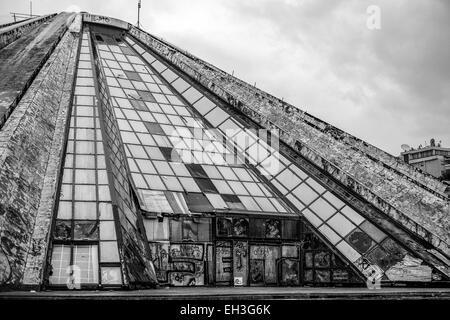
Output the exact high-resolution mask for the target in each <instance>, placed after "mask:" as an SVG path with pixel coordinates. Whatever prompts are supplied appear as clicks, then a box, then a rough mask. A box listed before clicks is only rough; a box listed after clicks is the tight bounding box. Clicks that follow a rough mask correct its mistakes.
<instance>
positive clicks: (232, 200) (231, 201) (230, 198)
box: [221, 194, 246, 210]
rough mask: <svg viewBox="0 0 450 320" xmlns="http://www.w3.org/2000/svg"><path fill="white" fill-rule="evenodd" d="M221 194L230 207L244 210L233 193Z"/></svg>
mask: <svg viewBox="0 0 450 320" xmlns="http://www.w3.org/2000/svg"><path fill="white" fill-rule="evenodd" d="M221 196H222V198H223V200H224V201H225V203H226V204H227V206H228V207H229V208H230V209H237V210H246V209H245V207H244V205H243V204H242V202H241V200H239V197H238V196H235V195H234V194H222V195H221Z"/></svg>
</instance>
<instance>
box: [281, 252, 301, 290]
mask: <svg viewBox="0 0 450 320" xmlns="http://www.w3.org/2000/svg"><path fill="white" fill-rule="evenodd" d="M280 268H281V279H280V282H281V284H282V285H284V286H297V285H299V277H298V271H299V262H298V260H295V259H285V258H284V259H282V260H281V262H280Z"/></svg>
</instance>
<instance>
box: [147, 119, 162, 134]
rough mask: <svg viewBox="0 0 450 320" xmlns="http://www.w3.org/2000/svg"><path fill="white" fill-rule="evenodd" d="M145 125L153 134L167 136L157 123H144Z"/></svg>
mask: <svg viewBox="0 0 450 320" xmlns="http://www.w3.org/2000/svg"><path fill="white" fill-rule="evenodd" d="M144 125H145V127H146V128H147V130H148V132H149V133H151V134H161V135H164V136H165V135H166V134H165V133H164V130H163V129H162V128H161V126H160V125H159V124H158V123H156V122H144Z"/></svg>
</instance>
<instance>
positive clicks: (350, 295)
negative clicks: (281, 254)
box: [0, 287, 450, 300]
mask: <svg viewBox="0 0 450 320" xmlns="http://www.w3.org/2000/svg"><path fill="white" fill-rule="evenodd" d="M424 298H425V299H448V300H450V288H442V289H436V288H432V289H429V288H426V289H424V288H381V289H374V290H369V289H367V288H267V287H266V288H256V287H243V288H229V287H224V288H209V287H208V288H207V287H200V288H161V289H150V290H134V291H45V292H30V291H21V292H19V291H15V292H0V300H4V299H8V300H9V299H15V300H17V299H21V300H28V299H31V300H34V299H45V300H60V299H76V300H175V299H177V300H178V299H204V300H222V299H226V300H229V299H232V300H243V299H248V300H253V299H296V300H311V299H332V300H335V299H424Z"/></svg>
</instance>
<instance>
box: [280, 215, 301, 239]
mask: <svg viewBox="0 0 450 320" xmlns="http://www.w3.org/2000/svg"><path fill="white" fill-rule="evenodd" d="M281 231H282V234H283V239H299V238H300V232H299V220H283V227H282V230H281Z"/></svg>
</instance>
